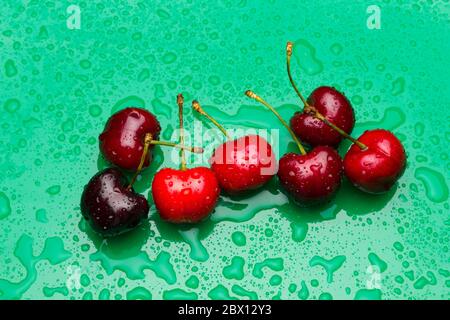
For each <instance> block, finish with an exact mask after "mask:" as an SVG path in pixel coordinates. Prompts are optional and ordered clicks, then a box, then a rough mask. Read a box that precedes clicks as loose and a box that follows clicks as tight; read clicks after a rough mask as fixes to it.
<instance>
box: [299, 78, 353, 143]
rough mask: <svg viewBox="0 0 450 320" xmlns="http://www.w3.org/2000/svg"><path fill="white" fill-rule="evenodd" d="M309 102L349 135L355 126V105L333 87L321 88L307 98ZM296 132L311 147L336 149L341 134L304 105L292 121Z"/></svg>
mask: <svg viewBox="0 0 450 320" xmlns="http://www.w3.org/2000/svg"><path fill="white" fill-rule="evenodd" d="M307 102H308V104H309V105H311V106H313V107H315V108H316V109H317V111H318V112H320V113H321V114H322V115H323V116H324V117H325V118H326V119H327V120H328V121H330V122H331V123H333V124H335V125H336V126H338V127H339V128H341V129H342V130H344V131H345V132H346V133H348V134H350V133H351V132H352V130H353V127H354V126H355V115H354V112H353V108H352V106H351V104H350V102H349V101H348V100H347V98H346V97H345V96H344V95H343V94H342V93H340V92H339V91H337V90H336V89H334V88H332V87H325V86H324V87H319V88H317V89H315V90H314V91H313V92H312V93H311V95H310V96H309V97H308V99H307ZM290 126H291V128H292V131H294V133H295V135H296V136H297V137H298V138H299V139H300V140H301V141H302V142H305V143H307V144H309V145H310V146H313V147H314V146H320V145H326V146H330V147H333V148H336V147H337V146H338V145H339V143H340V142H341V140H342V136H341V135H340V134H339V133H338V132H336V131H335V130H333V129H332V128H331V127H330V126H328V125H327V124H325V123H324V122H323V121H321V120H320V119H317V118H316V117H314V115H312V114H310V113H309V112H308V110H307V108H305V110H303V111H302V112H296V113H295V114H294V115H293V116H292V118H291V121H290Z"/></svg>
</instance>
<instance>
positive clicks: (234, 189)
mask: <svg viewBox="0 0 450 320" xmlns="http://www.w3.org/2000/svg"><path fill="white" fill-rule="evenodd" d="M210 164H211V169H212V170H213V171H214V173H215V174H216V177H217V180H218V181H219V185H220V187H221V188H222V189H223V190H224V191H225V192H227V193H230V194H236V193H240V192H244V191H247V190H253V189H257V188H259V187H261V186H262V185H264V184H265V183H266V182H267V181H269V180H270V179H271V178H272V177H273V176H274V175H275V173H276V172H277V163H276V159H275V155H274V154H273V152H272V146H271V145H270V144H269V143H268V142H267V141H266V139H264V138H262V137H260V136H258V135H248V136H244V137H241V138H239V139H235V140H229V141H227V142H225V143H223V144H221V145H220V146H219V147H218V148H217V149H216V150H215V151H214V153H213V155H212V157H211V159H210Z"/></svg>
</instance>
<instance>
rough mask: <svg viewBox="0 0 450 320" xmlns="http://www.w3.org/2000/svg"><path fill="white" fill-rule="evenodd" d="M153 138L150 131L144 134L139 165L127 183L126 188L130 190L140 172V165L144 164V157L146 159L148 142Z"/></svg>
mask: <svg viewBox="0 0 450 320" xmlns="http://www.w3.org/2000/svg"><path fill="white" fill-rule="evenodd" d="M152 140H153V137H152V134H151V133H147V134H145V138H144V150H143V151H142V156H141V162H139V166H138V168H137V170H136V172H135V173H134V175H133V178H131V181H130V184H129V185H128V187H127V189H128V190H130V189H131V187H132V186H133V184H134V182H135V181H136V179H137V177H138V175H139V173H141V171H142V167H143V166H144V163H145V159H147V155H148V148H149V147H150V142H151V141H152Z"/></svg>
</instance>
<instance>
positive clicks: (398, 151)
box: [344, 129, 406, 193]
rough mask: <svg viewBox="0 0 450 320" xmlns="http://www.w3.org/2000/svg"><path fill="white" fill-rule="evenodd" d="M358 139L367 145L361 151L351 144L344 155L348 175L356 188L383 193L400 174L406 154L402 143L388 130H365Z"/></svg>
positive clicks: (403, 167) (403, 168)
mask: <svg viewBox="0 0 450 320" xmlns="http://www.w3.org/2000/svg"><path fill="white" fill-rule="evenodd" d="M358 141H360V142H361V143H363V144H365V145H366V146H367V149H366V150H362V149H361V148H360V147H358V146H357V145H355V144H353V145H352V146H351V147H350V149H349V150H348V152H347V154H346V155H345V157H344V171H345V175H346V176H347V178H348V179H349V180H350V181H351V182H352V183H353V184H354V185H355V186H356V187H358V188H359V189H361V190H363V191H365V192H369V193H384V192H386V191H388V190H389V189H390V188H391V187H392V186H393V185H394V184H395V182H396V181H397V180H398V179H399V178H400V177H401V176H402V175H403V172H404V171H405V167H406V154H405V149H404V148H403V145H402V143H401V142H400V140H398V138H397V137H396V136H395V135H394V134H392V133H391V132H390V131H387V130H383V129H376V130H368V131H366V132H364V133H363V134H362V135H361V137H359V138H358Z"/></svg>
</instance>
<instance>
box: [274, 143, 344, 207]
mask: <svg viewBox="0 0 450 320" xmlns="http://www.w3.org/2000/svg"><path fill="white" fill-rule="evenodd" d="M279 166H280V167H279V169H278V178H279V180H280V183H281V185H282V186H283V188H284V189H285V190H286V191H288V192H289V194H291V195H292V196H293V198H294V200H295V201H296V202H297V203H298V204H300V205H302V206H310V205H316V204H320V203H324V202H326V201H328V200H329V199H331V198H332V197H333V196H334V194H335V193H336V191H337V190H338V189H339V187H340V185H341V180H342V173H343V172H342V160H341V157H340V156H339V154H338V153H337V152H336V150H334V149H333V148H331V147H328V146H320V147H315V148H314V149H312V150H311V151H310V152H308V153H307V154H306V155H301V154H296V153H287V154H285V155H284V156H283V157H282V158H281V159H280V164H279Z"/></svg>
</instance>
